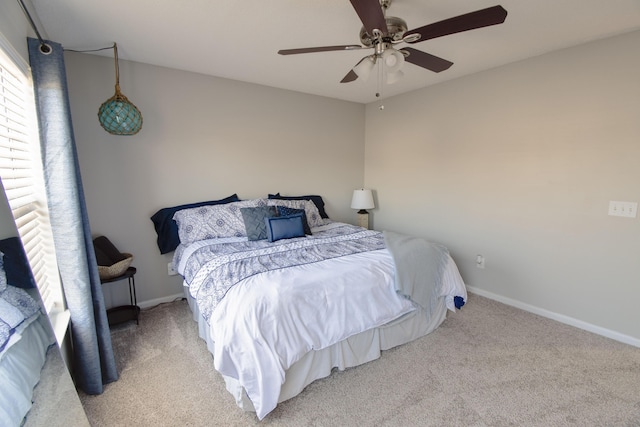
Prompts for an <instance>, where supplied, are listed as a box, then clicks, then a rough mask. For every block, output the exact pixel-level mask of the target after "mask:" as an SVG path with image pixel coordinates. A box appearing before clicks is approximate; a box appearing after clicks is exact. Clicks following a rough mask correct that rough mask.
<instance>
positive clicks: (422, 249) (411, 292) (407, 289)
mask: <svg viewBox="0 0 640 427" xmlns="http://www.w3.org/2000/svg"><path fill="white" fill-rule="evenodd" d="M383 235H384V242H385V245H386V247H387V249H388V250H389V252H391V256H392V257H393V261H394V263H395V269H396V276H395V285H396V290H397V291H398V292H399V293H400V294H402V295H404V296H406V297H407V298H410V299H411V300H412V301H414V302H416V303H417V304H418V305H420V307H422V308H424V309H426V310H429V309H431V308H432V307H431V306H432V305H433V303H434V298H433V296H434V295H438V294H439V291H440V290H439V286H440V284H441V283H442V276H443V274H444V271H445V267H446V265H447V261H448V259H449V250H448V249H447V248H446V247H445V246H443V245H440V244H438V243H433V242H429V241H427V240H425V239H423V238H420V237H414V236H408V235H405V234H400V233H395V232H392V231H383Z"/></svg>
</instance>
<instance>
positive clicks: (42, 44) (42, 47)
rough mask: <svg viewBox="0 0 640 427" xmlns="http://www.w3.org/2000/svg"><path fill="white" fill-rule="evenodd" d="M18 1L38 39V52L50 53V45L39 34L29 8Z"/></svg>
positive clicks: (20, 0)
mask: <svg viewBox="0 0 640 427" xmlns="http://www.w3.org/2000/svg"><path fill="white" fill-rule="evenodd" d="M18 3H19V4H20V7H21V8H22V12H24V15H25V16H26V17H27V20H28V21H29V24H30V25H31V28H33V31H35V33H36V36H37V37H38V40H39V41H40V52H42V53H44V54H45V55H46V54H49V53H51V46H49V45H48V44H47V43H46V42H45V41H44V39H43V38H42V36H41V35H40V31H38V27H37V26H36V23H35V22H34V21H33V18H32V17H31V14H30V13H29V10H28V9H27V7H26V6H25V4H24V2H23V1H22V0H18Z"/></svg>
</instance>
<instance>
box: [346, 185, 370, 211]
mask: <svg viewBox="0 0 640 427" xmlns="http://www.w3.org/2000/svg"><path fill="white" fill-rule="evenodd" d="M375 207H376V205H375V204H374V203H373V194H372V193H371V190H366V189H364V188H361V189H358V190H353V198H352V199H351V209H360V210H363V209H373V208H375Z"/></svg>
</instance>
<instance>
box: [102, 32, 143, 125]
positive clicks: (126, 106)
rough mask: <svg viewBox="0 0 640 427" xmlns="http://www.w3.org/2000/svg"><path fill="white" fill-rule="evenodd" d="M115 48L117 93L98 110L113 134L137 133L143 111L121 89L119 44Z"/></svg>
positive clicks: (104, 123) (103, 121)
mask: <svg viewBox="0 0 640 427" xmlns="http://www.w3.org/2000/svg"><path fill="white" fill-rule="evenodd" d="M113 50H114V55H115V61H116V93H115V94H114V95H113V96H112V97H111V98H109V99H107V100H106V101H105V102H104V103H102V105H101V106H100V109H99V110H98V119H99V120H100V125H102V127H103V128H104V130H106V131H107V132H109V133H110V134H113V135H135V134H136V133H138V132H140V129H142V113H140V110H138V107H136V106H135V105H134V104H133V103H132V102H131V101H129V100H128V99H127V97H126V96H124V95H123V94H122V92H121V91H120V73H119V70H118V46H117V45H116V44H115V43H114V44H113Z"/></svg>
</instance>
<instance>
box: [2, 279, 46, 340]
mask: <svg viewBox="0 0 640 427" xmlns="http://www.w3.org/2000/svg"><path fill="white" fill-rule="evenodd" d="M39 311H40V305H39V304H38V303H37V302H36V301H35V300H34V299H33V298H31V296H30V295H29V294H28V293H27V292H26V291H24V290H23V289H20V288H16V287H14V286H10V285H7V287H6V288H5V289H4V290H3V291H2V292H0V352H3V351H4V350H5V349H6V348H8V346H9V345H10V343H11V342H14V341H15V340H16V338H17V336H16V335H17V334H18V333H19V331H20V330H21V327H22V326H26V325H25V323H26V321H28V320H29V319H31V318H32V317H33V316H34V315H35V314H37V313H38V312H39Z"/></svg>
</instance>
